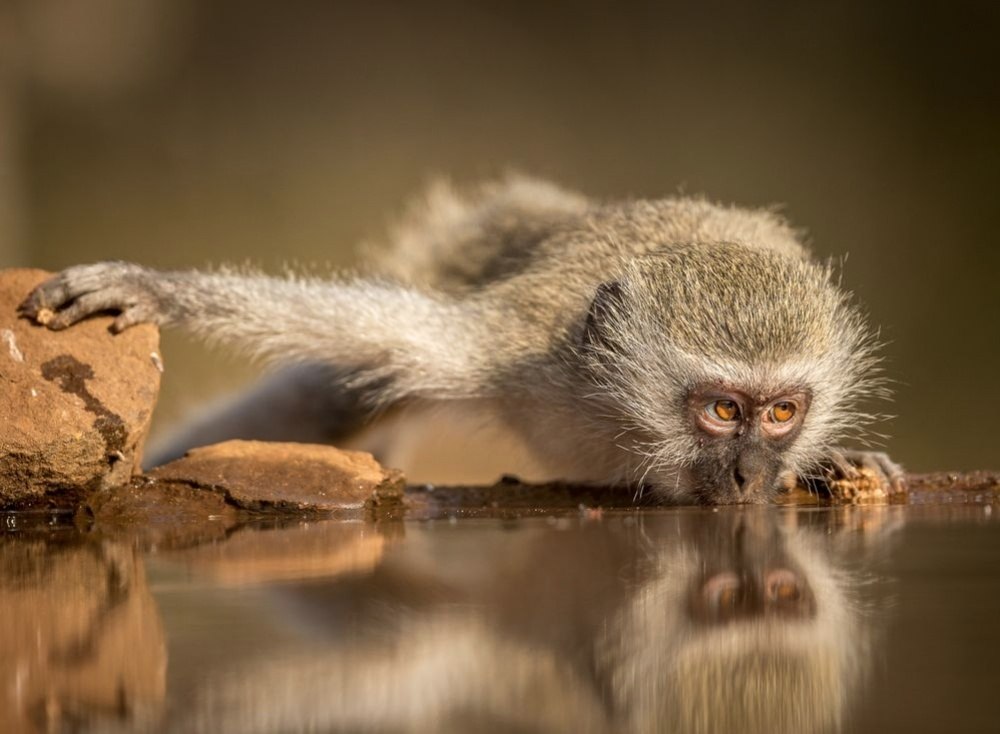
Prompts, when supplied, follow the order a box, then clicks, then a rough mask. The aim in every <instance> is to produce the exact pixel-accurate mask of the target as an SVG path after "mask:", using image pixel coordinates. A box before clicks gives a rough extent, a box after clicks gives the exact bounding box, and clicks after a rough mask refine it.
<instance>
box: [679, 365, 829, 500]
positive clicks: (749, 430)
mask: <svg viewBox="0 0 1000 734" xmlns="http://www.w3.org/2000/svg"><path fill="white" fill-rule="evenodd" d="M687 403H688V404H687V412H688V419H689V421H690V425H691V430H692V431H693V432H694V433H695V435H696V436H697V437H698V438H697V443H698V447H699V451H698V457H697V459H696V460H695V461H694V462H693V463H692V464H691V466H690V468H689V476H688V477H687V479H688V481H689V485H690V489H691V491H692V492H693V493H694V494H695V496H696V497H697V498H698V499H699V500H701V501H703V502H708V503H712V504H717V503H732V502H750V503H759V502H768V501H770V500H771V499H772V498H773V497H774V495H775V494H776V493H777V490H778V487H779V478H780V477H781V475H782V473H783V472H784V471H785V470H786V468H787V464H786V459H785V457H786V453H787V451H788V449H789V448H790V447H791V446H792V445H793V444H794V442H795V439H796V438H797V437H798V435H799V433H800V432H801V431H802V426H803V423H804V421H805V418H806V414H807V413H808V411H809V403H810V394H809V391H808V390H805V389H802V388H791V389H787V390H782V391H778V392H775V393H772V394H769V395H759V394H758V395H752V394H749V393H748V392H746V391H743V390H739V389H736V388H733V387H729V386H722V385H717V384H702V385H698V386H696V387H695V388H694V389H693V390H691V392H690V394H689V395H688V401H687Z"/></svg>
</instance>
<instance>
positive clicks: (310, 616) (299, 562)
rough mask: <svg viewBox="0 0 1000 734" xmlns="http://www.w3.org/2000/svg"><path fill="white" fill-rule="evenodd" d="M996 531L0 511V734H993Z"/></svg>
mask: <svg viewBox="0 0 1000 734" xmlns="http://www.w3.org/2000/svg"><path fill="white" fill-rule="evenodd" d="M998 515H1000V508H997V511H994V508H993V507H992V506H991V505H989V504H976V503H969V504H941V505H919V506H875V507H845V508H792V507H784V508H779V507H772V508H720V509H718V510H711V509H673V510H668V509H663V510H654V509H646V510H642V511H613V512H609V511H604V512H598V511H593V510H585V511H573V512H563V513H561V514H559V515H558V516H531V517H517V516H512V517H504V518H489V517H486V518H469V517H461V518H457V519H453V518H452V519H450V518H448V517H439V518H437V519H433V520H408V521H392V522H377V523H370V522H368V523H366V522H300V521H294V522H289V523H287V524H283V525H275V524H274V523H271V524H270V525H269V526H264V525H248V526H244V527H241V528H238V529H235V530H230V531H228V532H224V533H219V534H217V536H216V537H214V538H213V539H211V540H210V541H207V542H200V543H195V542H193V541H191V540H190V539H188V540H184V539H183V538H178V537H174V538H171V537H160V538H158V539H157V540H156V541H155V542H154V541H150V540H149V539H148V538H147V539H143V540H137V539H136V538H129V537H128V536H127V535H115V536H104V535H101V534H99V533H95V532H90V533H87V534H83V533H81V532H79V531H77V530H75V529H74V528H72V527H70V526H63V525H59V524H57V525H54V526H50V525H49V524H48V522H47V520H45V519H44V518H39V517H38V516H32V517H25V516H7V521H8V529H7V532H6V533H5V534H3V535H0V595H2V617H0V697H2V699H0V701H2V706H0V731H3V732H19V731H113V732H119V731H170V732H172V731H179V732H189V731H194V732H197V731H204V732H213V733H214V732H220V733H221V732H241V733H252V732H276V731H300V730H309V731H337V732H339V731H345V732H356V731H414V730H416V731H431V732H480V731H499V732H535V731H566V732H590V731H593V732H633V731H634V732H645V731H669V732H762V733H763V732H768V733H772V732H812V731H830V732H836V731H845V732H869V731H871V732H876V731H877V732H894V731H900V732H920V731H927V732H940V731H961V732H973V731H997V729H998V726H1000V724H998V715H997V696H998V691H1000V665H998V659H1000V528H998V527H997V526H996V520H997V517H998Z"/></svg>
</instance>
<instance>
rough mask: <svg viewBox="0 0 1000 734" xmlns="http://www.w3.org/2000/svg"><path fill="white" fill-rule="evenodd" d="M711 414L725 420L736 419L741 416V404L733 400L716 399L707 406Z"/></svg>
mask: <svg viewBox="0 0 1000 734" xmlns="http://www.w3.org/2000/svg"><path fill="white" fill-rule="evenodd" d="M706 410H707V411H708V413H709V415H711V416H712V417H713V418H718V419H719V420H724V421H734V420H736V419H737V418H739V417H740V406H738V405H737V404H736V403H734V402H733V401H732V400H716V401H715V402H714V403H709V404H708V406H707V407H706Z"/></svg>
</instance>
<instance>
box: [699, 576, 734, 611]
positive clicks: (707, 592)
mask: <svg viewBox="0 0 1000 734" xmlns="http://www.w3.org/2000/svg"><path fill="white" fill-rule="evenodd" d="M702 594H703V595H704V598H705V606H706V607H707V608H708V609H709V611H711V612H712V613H714V614H715V615H716V616H718V617H722V618H725V617H729V616H731V615H732V613H733V612H734V611H735V609H736V606H737V604H738V603H739V596H740V579H739V576H737V575H736V574H735V573H732V572H729V571H726V572H723V573H719V574H716V575H715V576H712V577H711V578H710V579H708V581H706V582H705V585H704V586H703V587H702Z"/></svg>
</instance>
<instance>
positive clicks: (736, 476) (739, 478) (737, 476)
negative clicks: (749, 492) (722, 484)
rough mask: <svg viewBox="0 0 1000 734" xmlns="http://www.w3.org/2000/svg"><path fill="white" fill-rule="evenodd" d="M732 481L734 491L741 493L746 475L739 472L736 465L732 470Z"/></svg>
mask: <svg viewBox="0 0 1000 734" xmlns="http://www.w3.org/2000/svg"><path fill="white" fill-rule="evenodd" d="M733 481H734V482H735V483H736V491H737V492H740V493H741V494H742V492H743V486H744V485H745V484H746V481H747V480H746V477H744V476H743V475H742V474H741V473H740V468H739V467H736V468H735V469H734V470H733Z"/></svg>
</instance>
